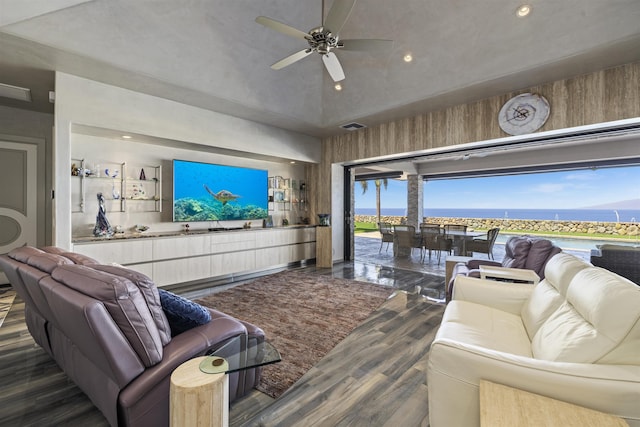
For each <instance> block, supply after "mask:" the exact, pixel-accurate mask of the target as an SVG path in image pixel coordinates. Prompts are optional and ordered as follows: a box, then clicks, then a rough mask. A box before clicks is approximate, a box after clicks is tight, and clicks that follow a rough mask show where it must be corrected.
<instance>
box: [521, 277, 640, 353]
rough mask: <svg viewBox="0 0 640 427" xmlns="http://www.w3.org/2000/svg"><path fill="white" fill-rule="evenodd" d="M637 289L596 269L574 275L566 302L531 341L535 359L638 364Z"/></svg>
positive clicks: (639, 302)
mask: <svg viewBox="0 0 640 427" xmlns="http://www.w3.org/2000/svg"><path fill="white" fill-rule="evenodd" d="M639 339H640V288H638V287H637V286H636V285H634V284H633V282H631V281H629V280H627V279H624V278H623V277H621V276H618V275H616V274H614V273H611V272H609V271H607V270H604V269H602V268H597V267H588V268H584V269H582V270H580V271H578V272H577V273H576V274H575V276H574V277H573V278H572V279H571V281H570V283H569V286H568V287H567V291H566V300H565V301H564V302H563V303H562V304H561V305H560V307H559V308H558V309H557V310H556V311H555V312H553V313H552V314H551V316H549V318H548V319H547V320H546V321H545V322H544V323H543V324H542V325H541V326H540V328H539V329H538V331H537V332H536V334H535V335H534V337H533V341H532V351H533V354H534V357H536V358H539V359H544V360H551V361H557V362H571V363H607V364H635V365H637V364H640V352H638V351H637V349H638V342H639Z"/></svg>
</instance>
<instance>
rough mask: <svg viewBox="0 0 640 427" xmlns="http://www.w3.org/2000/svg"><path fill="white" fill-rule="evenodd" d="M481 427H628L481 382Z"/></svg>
mask: <svg viewBox="0 0 640 427" xmlns="http://www.w3.org/2000/svg"><path fill="white" fill-rule="evenodd" d="M480 426H481V427H502V426H504V427H540V426H545V427H574V426H575V427H629V425H628V424H627V422H626V421H625V420H623V419H622V418H619V417H616V416H613V415H609V414H605V413H603V412H599V411H595V410H593V409H588V408H583V407H581V406H577V405H573V404H571V403H567V402H562V401H560V400H555V399H551V398H549V397H545V396H541V395H539V394H534V393H529V392H526V391H523V390H518V389H516V388H512V387H508V386H505V385H501V384H496V383H492V382H490V381H486V380H481V381H480Z"/></svg>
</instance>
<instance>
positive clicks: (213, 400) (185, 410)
mask: <svg viewBox="0 0 640 427" xmlns="http://www.w3.org/2000/svg"><path fill="white" fill-rule="evenodd" d="M205 358H206V357H205V356H202V357H196V358H195V359H191V360H188V361H186V362H185V363H183V364H182V365H180V366H178V368H177V369H176V370H175V371H173V373H172V374H171V387H170V395H171V397H170V398H171V402H170V426H171V427H190V426H210V427H227V426H228V425H229V376H228V375H227V374H206V373H204V372H202V371H200V368H199V366H200V362H202V360H203V359H205Z"/></svg>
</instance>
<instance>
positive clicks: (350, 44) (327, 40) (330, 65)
mask: <svg viewBox="0 0 640 427" xmlns="http://www.w3.org/2000/svg"><path fill="white" fill-rule="evenodd" d="M355 4H356V0H335V1H334V2H333V4H332V5H331V9H329V12H328V13H327V17H326V18H325V20H324V22H323V24H322V25H321V26H319V27H316V28H313V29H311V30H310V31H309V32H308V33H305V32H304V31H300V30H298V29H296V28H293V27H290V26H289V25H287V24H284V23H282V22H279V21H276V20H275V19H271V18H268V17H266V16H258V17H257V18H256V22H257V23H258V24H261V25H264V26H265V27H267V28H271V29H272V30H275V31H278V32H280V33H282V34H285V35H288V36H291V37H295V38H297V39H302V40H305V41H306V42H307V44H308V45H309V47H308V48H306V49H303V50H301V51H299V52H296V53H294V54H292V55H289V56H287V57H286V58H283V59H281V60H280V61H278V62H276V63H275V64H273V65H272V66H271V68H272V69H274V70H280V69H282V68H284V67H286V66H288V65H291V64H293V63H294V62H297V61H299V60H301V59H303V58H306V57H307V56H309V55H310V54H312V53H318V54H320V55H321V56H322V62H323V63H324V66H325V68H326V70H327V72H328V73H329V75H330V76H331V79H333V81H334V82H339V81H342V80H344V79H345V74H344V70H343V69H342V65H341V64H340V61H339V59H338V57H337V56H336V54H335V53H334V52H333V50H334V49H343V50H356V51H376V50H380V49H384V48H387V47H391V46H392V45H393V41H392V40H376V39H353V40H342V41H341V40H340V36H339V33H340V31H341V30H342V27H343V26H344V24H345V22H347V19H348V18H349V15H350V14H351V11H352V10H353V7H354V6H355ZM323 10H324V4H323Z"/></svg>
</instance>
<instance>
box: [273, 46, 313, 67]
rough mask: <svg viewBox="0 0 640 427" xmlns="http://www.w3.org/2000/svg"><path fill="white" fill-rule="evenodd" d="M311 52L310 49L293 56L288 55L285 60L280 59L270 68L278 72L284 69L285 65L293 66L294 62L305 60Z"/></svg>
mask: <svg viewBox="0 0 640 427" xmlns="http://www.w3.org/2000/svg"><path fill="white" fill-rule="evenodd" d="M311 52H313V51H312V50H311V49H305V50H301V51H300V52H296V53H294V54H293V55H289V56H287V57H286V58H284V59H281V60H280V61H278V62H276V63H275V64H273V65H272V66H271V68H272V69H274V70H279V69H281V68H284V67H286V66H287V65H291V64H293V63H294V62H296V61H300V60H301V59H302V58H306V57H307V56H309V55H310V54H311Z"/></svg>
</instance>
